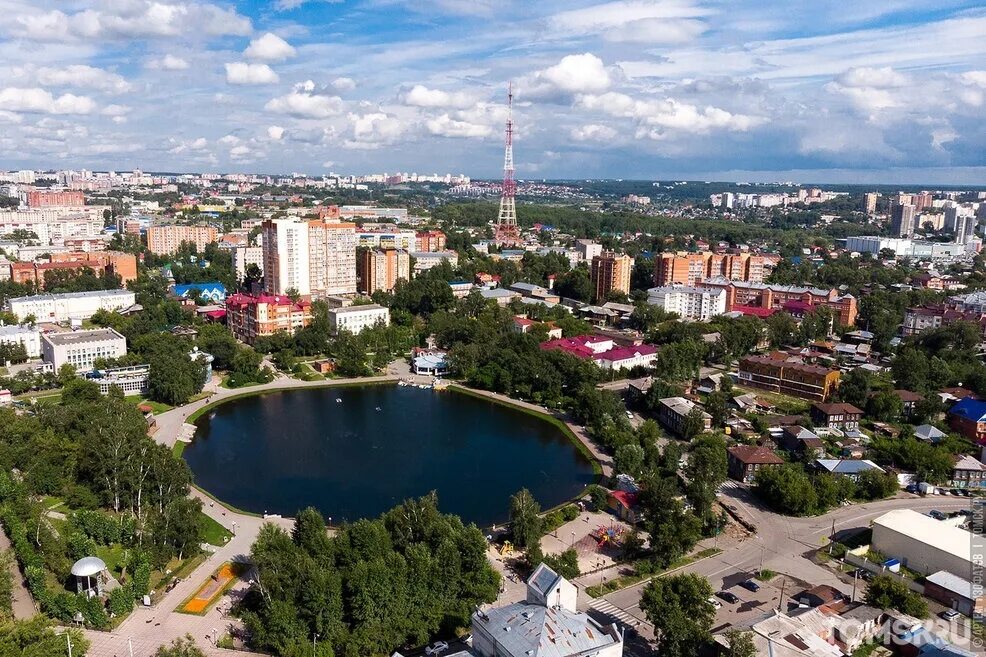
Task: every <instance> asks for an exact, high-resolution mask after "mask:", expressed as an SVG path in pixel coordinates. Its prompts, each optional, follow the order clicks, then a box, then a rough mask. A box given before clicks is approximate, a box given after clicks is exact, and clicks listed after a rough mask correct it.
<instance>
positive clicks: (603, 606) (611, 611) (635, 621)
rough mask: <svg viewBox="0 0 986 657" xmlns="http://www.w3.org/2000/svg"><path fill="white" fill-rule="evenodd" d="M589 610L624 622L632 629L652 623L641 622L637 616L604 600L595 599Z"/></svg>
mask: <svg viewBox="0 0 986 657" xmlns="http://www.w3.org/2000/svg"><path fill="white" fill-rule="evenodd" d="M589 609H595V610H596V611H598V612H599V613H601V614H605V615H607V616H609V617H610V618H613V619H615V620H618V621H620V622H622V623H623V624H624V625H629V626H630V627H638V626H640V625H650V623H648V622H647V621H645V620H641V619H639V618H637V617H636V616H634V615H632V614H629V613H627V612H625V611H623V610H622V609H620V608H619V607H617V606H616V605H614V604H613V603H612V602H610V601H608V600H606V599H604V598H595V599H593V600H592V601H591V602H590V603H589Z"/></svg>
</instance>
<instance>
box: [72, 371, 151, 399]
mask: <svg viewBox="0 0 986 657" xmlns="http://www.w3.org/2000/svg"><path fill="white" fill-rule="evenodd" d="M86 378H87V379H89V380H90V381H94V382H95V383H97V384H98V385H99V392H100V394H103V395H108V394H109V392H110V388H112V387H113V386H116V387H117V388H119V389H120V390H122V391H123V394H124V395H145V394H147V390H148V385H149V381H150V378H151V366H150V365H132V366H130V367H110V368H107V369H105V370H95V371H93V372H90V373H89V375H88V376H87V377H86Z"/></svg>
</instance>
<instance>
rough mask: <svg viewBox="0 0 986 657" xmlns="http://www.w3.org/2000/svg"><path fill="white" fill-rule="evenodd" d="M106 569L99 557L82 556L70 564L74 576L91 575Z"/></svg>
mask: <svg viewBox="0 0 986 657" xmlns="http://www.w3.org/2000/svg"><path fill="white" fill-rule="evenodd" d="M104 570H106V563H105V562H103V560H102V559H100V558H99V557H83V558H81V559H79V560H78V561H76V562H75V563H74V564H73V565H72V574H73V575H75V576H76V577H92V576H93V575H98V574H99V573H101V572H103V571H104Z"/></svg>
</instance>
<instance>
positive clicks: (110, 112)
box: [99, 105, 133, 116]
mask: <svg viewBox="0 0 986 657" xmlns="http://www.w3.org/2000/svg"><path fill="white" fill-rule="evenodd" d="M132 109H133V108H132V107H128V106H127V105H107V106H106V107H104V108H103V109H102V110H100V112H99V113H100V114H102V115H103V116H125V115H127V114H129V113H130V111H131V110H132Z"/></svg>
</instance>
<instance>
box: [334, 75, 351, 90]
mask: <svg viewBox="0 0 986 657" xmlns="http://www.w3.org/2000/svg"><path fill="white" fill-rule="evenodd" d="M332 88H333V89H335V90H336V91H352V90H353V89H355V88H356V80H354V79H352V78H346V77H342V78H336V79H335V80H333V81H332Z"/></svg>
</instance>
